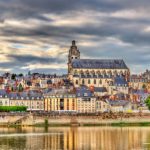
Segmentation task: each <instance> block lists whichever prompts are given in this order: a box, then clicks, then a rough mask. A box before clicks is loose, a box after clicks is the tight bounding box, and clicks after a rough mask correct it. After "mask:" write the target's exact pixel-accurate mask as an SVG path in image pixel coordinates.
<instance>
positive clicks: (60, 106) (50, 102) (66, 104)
mask: <svg viewBox="0 0 150 150" xmlns="http://www.w3.org/2000/svg"><path fill="white" fill-rule="evenodd" d="M44 101H45V103H44V110H45V111H60V112H64V111H68V112H69V111H74V112H75V111H76V110H77V99H76V94H71V93H53V92H51V93H48V94H46V95H45V96H44Z"/></svg>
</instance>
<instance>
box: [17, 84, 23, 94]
mask: <svg viewBox="0 0 150 150" xmlns="http://www.w3.org/2000/svg"><path fill="white" fill-rule="evenodd" d="M18 91H19V92H22V91H23V86H22V84H21V83H20V84H19V87H18Z"/></svg>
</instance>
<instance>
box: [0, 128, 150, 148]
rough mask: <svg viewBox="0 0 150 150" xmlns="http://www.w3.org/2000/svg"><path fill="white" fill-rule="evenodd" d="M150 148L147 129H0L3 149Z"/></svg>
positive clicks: (149, 131)
mask: <svg viewBox="0 0 150 150" xmlns="http://www.w3.org/2000/svg"><path fill="white" fill-rule="evenodd" d="M144 148H145V149H150V128H148V127H147V128H146V127H131V128H129V127H125V128H120V127H73V128H70V127H57V128H55V127H51V128H48V129H45V128H32V127H23V128H0V149H4V150H5V149H15V150H17V149H19V150H20V149H32V150H44V149H45V150H140V149H144Z"/></svg>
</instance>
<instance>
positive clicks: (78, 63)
mask: <svg viewBox="0 0 150 150" xmlns="http://www.w3.org/2000/svg"><path fill="white" fill-rule="evenodd" d="M72 67H73V68H85V69H91V68H93V69H128V67H127V66H126V64H125V62H124V61H123V60H120V59H116V60H113V59H75V60H73V61H72Z"/></svg>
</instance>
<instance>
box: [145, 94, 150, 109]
mask: <svg viewBox="0 0 150 150" xmlns="http://www.w3.org/2000/svg"><path fill="white" fill-rule="evenodd" d="M145 104H146V106H147V107H148V109H149V110H150V96H149V97H148V98H147V99H146V100H145Z"/></svg>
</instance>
